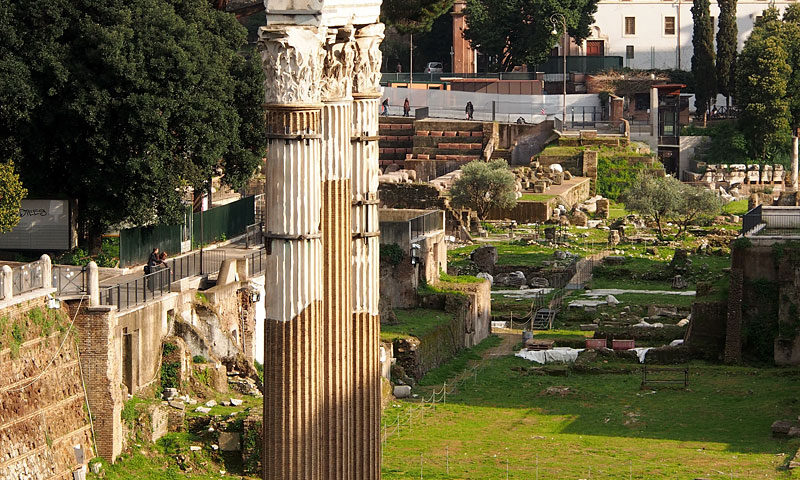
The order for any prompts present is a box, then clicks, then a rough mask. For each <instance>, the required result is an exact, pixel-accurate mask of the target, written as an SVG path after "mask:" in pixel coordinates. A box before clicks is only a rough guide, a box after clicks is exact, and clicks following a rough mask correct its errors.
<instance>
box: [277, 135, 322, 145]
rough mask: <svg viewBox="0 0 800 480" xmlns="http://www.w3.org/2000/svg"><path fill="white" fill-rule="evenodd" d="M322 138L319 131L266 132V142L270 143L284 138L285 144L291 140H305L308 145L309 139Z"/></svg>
mask: <svg viewBox="0 0 800 480" xmlns="http://www.w3.org/2000/svg"><path fill="white" fill-rule="evenodd" d="M321 138H322V134H321V133H267V143H268V144H269V145H272V141H273V140H285V141H286V145H289V141H291V140H305V141H306V145H308V141H309V140H319V139H321Z"/></svg>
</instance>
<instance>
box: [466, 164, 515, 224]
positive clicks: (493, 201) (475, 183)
mask: <svg viewBox="0 0 800 480" xmlns="http://www.w3.org/2000/svg"><path fill="white" fill-rule="evenodd" d="M461 172H462V173H461V176H460V177H459V178H458V180H456V181H455V182H454V183H453V186H452V187H451V188H450V195H451V197H452V203H453V206H455V207H457V208H469V209H470V210H474V211H475V213H477V215H478V218H479V219H480V220H481V221H483V220H485V219H486V216H487V215H488V214H489V210H491V209H492V208H494V207H497V208H513V207H514V206H515V205H516V204H517V198H516V194H515V191H514V174H513V173H511V170H509V168H508V163H506V161H505V160H493V161H491V162H483V161H477V160H476V161H473V162H470V163H468V164H466V165H464V166H463V167H462V168H461Z"/></svg>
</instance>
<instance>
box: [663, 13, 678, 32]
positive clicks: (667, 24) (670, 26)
mask: <svg viewBox="0 0 800 480" xmlns="http://www.w3.org/2000/svg"><path fill="white" fill-rule="evenodd" d="M664 35H675V17H664Z"/></svg>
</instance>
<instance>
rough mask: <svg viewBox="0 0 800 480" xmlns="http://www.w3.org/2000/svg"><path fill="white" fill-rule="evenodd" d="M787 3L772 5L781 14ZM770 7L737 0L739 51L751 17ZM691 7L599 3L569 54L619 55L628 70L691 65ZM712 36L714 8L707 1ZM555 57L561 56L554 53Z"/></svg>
mask: <svg viewBox="0 0 800 480" xmlns="http://www.w3.org/2000/svg"><path fill="white" fill-rule="evenodd" d="M789 3H790V2H787V1H785V0H783V1H780V0H779V1H776V2H775V6H776V7H777V8H778V10H780V11H781V12H783V10H784V9H785V8H786V6H787V5H789ZM769 5H770V3H769V2H767V1H763V0H759V1H753V0H739V2H738V6H737V24H738V27H739V51H741V49H742V46H743V45H744V41H745V40H746V39H747V37H748V36H749V35H750V32H751V31H752V30H753V24H754V23H755V21H756V18H757V17H758V16H760V15H761V14H762V12H763V11H764V10H765V9H766V8H768V7H769ZM691 8H692V2H691V1H680V0H678V1H670V0H666V1H654V0H600V2H599V3H598V5H597V13H595V15H594V18H595V23H594V25H593V26H592V27H591V34H590V36H589V38H588V39H587V40H585V41H584V42H583V43H582V44H581V45H575V44H572V45H571V46H570V52H569V54H570V55H588V56H592V55H606V56H620V57H622V58H623V59H624V65H625V66H626V67H630V68H640V69H650V68H663V69H669V68H679V69H682V70H690V69H691V65H692V63H691V62H692V29H693V21H692V11H691ZM710 10H711V16H712V20H713V22H714V35H715V36H716V31H717V28H718V27H717V19H718V18H719V7H718V6H717V2H716V0H711V9H710ZM559 54H560V51H559Z"/></svg>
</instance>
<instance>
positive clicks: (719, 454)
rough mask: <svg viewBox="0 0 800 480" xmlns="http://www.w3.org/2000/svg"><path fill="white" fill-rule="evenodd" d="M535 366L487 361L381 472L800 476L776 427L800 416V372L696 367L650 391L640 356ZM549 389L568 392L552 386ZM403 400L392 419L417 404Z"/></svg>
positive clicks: (393, 452)
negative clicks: (791, 468)
mask: <svg viewBox="0 0 800 480" xmlns="http://www.w3.org/2000/svg"><path fill="white" fill-rule="evenodd" d="M601 365H602V364H601ZM532 366H533V364H532V363H531V362H528V361H525V360H522V359H518V358H515V357H511V356H506V357H501V358H496V359H492V360H489V361H488V364H487V367H486V369H485V370H483V371H482V372H481V373H480V374H479V376H478V378H477V382H476V383H474V384H473V383H472V382H468V383H467V384H466V385H464V386H462V388H461V390H460V391H459V392H457V393H454V394H452V395H448V397H447V403H446V404H439V405H437V406H436V409H435V410H432V409H428V410H427V412H428V413H426V414H425V415H424V416H423V417H422V418H420V417H417V418H415V419H414V421H413V424H412V425H411V426H410V427H408V426H404V427H403V429H402V430H401V432H400V434H399V435H397V434H394V435H391V436H389V438H388V440H387V441H386V443H385V446H384V450H383V478H384V479H386V480H395V479H396V480H400V479H403V480H406V479H410V478H418V476H419V475H420V461H422V468H423V474H424V478H428V479H475V480H477V479H498V480H499V479H501V478H506V471H508V474H507V475H508V478H509V479H518V480H523V479H524V480H528V479H534V478H537V470H538V478H542V479H577V478H584V479H589V478H591V479H623V478H625V479H627V478H635V479H661V478H664V479H673V478H678V479H694V478H699V477H702V478H708V479H719V480H723V479H730V478H734V479H755V478H767V479H785V478H797V477H796V476H793V475H792V474H791V473H790V472H788V471H785V470H783V469H782V466H783V465H784V464H785V463H786V462H787V461H788V458H789V457H790V456H791V455H793V454H794V453H795V451H796V450H797V448H798V446H799V445H800V440H790V441H788V440H779V439H774V438H772V437H771V435H770V428H769V427H770V424H771V423H772V422H773V421H774V420H776V419H782V418H787V419H789V418H795V417H797V415H798V413H800V404H798V403H797V395H796V391H797V390H796V388H795V387H794V385H796V384H797V382H798V381H800V371H798V370H796V369H795V370H788V369H777V368H760V369H756V368H748V367H723V366H713V365H705V364H693V365H691V367H690V372H691V373H690V388H689V389H688V390H681V389H660V390H658V391H657V392H656V393H651V391H649V390H644V391H643V390H640V388H639V384H640V375H639V373H638V366H636V365H635V364H620V365H611V364H609V365H606V366H605V367H601V368H606V367H610V366H613V367H614V370H612V369H610V368H609V369H608V370H607V372H608V373H605V372H603V373H592V374H578V373H574V372H571V373H570V375H568V376H566V377H563V376H549V375H531V374H528V373H527V371H526V370H527V369H530V368H531V367H532ZM512 368H514V369H516V370H512ZM626 370H627V371H626ZM619 372H625V373H619ZM553 386H567V387H569V389H570V393H568V394H567V395H565V396H560V395H549V394H545V393H544V392H545V390H546V389H547V388H548V387H553ZM396 405H398V406H397V407H390V408H388V409H387V410H386V411H385V413H384V422H385V423H386V424H387V425H388V424H391V423H393V422H394V421H395V420H396V418H397V417H398V413H400V412H402V411H404V410H405V409H408V408H409V407H410V406H411V405H413V403H410V402H404V401H398V402H396ZM507 461H508V463H506V462H507ZM446 462H449V474H448V473H446V470H447V468H448V467H447V466H446ZM507 468H508V470H506V469H507Z"/></svg>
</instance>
